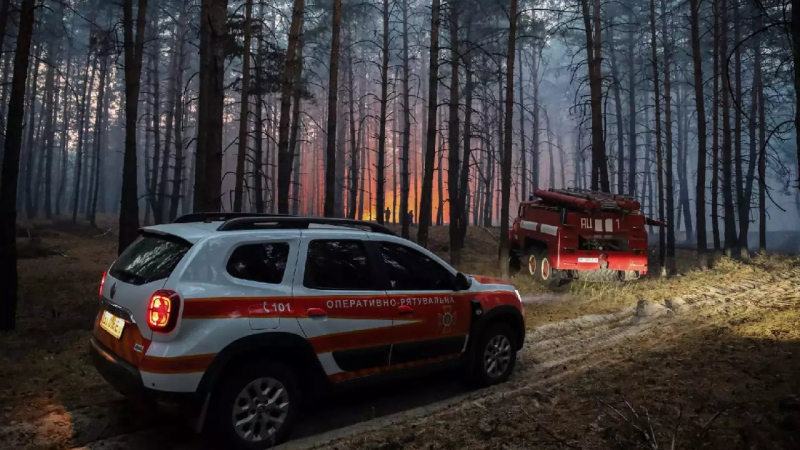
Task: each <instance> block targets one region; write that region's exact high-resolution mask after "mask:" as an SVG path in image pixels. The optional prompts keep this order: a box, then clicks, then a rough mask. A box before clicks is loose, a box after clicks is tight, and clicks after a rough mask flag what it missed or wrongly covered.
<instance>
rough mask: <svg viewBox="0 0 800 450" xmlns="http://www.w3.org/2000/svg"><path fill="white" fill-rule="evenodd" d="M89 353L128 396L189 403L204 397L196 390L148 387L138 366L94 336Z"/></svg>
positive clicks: (113, 383) (100, 368) (107, 378)
mask: <svg viewBox="0 0 800 450" xmlns="http://www.w3.org/2000/svg"><path fill="white" fill-rule="evenodd" d="M89 355H90V356H91V358H92V363H93V364H94V367H95V368H96V369H97V371H98V372H99V373H100V375H101V376H102V377H103V378H104V379H105V380H106V381H107V382H108V383H109V384H110V385H111V386H112V387H113V388H114V389H116V390H117V391H118V392H119V393H120V394H122V395H125V396H126V397H134V398H135V397H145V398H147V399H150V400H155V401H157V402H159V403H165V404H176V403H177V404H182V403H189V402H192V401H194V400H197V399H199V398H202V395H198V394H197V393H195V392H167V391H158V390H155V389H150V388H148V387H146V386H145V385H144V382H143V381H142V374H141V373H140V372H139V369H138V368H136V366H134V365H133V364H131V363H129V362H127V361H125V360H123V359H122V358H120V357H118V356H117V355H115V354H114V353H113V352H112V351H111V350H109V349H108V348H106V346H105V345H103V344H102V343H101V342H99V341H98V340H97V339H95V338H94V337H92V339H91V342H90V345H89Z"/></svg>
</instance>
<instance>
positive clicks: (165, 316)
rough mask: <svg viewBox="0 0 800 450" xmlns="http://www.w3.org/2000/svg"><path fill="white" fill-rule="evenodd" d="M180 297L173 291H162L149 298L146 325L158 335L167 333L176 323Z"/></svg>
mask: <svg viewBox="0 0 800 450" xmlns="http://www.w3.org/2000/svg"><path fill="white" fill-rule="evenodd" d="M180 308H181V297H180V296H179V295H178V293H177V292H175V291H170V290H167V289H162V290H160V291H156V293H155V294H153V296H152V297H150V303H149V304H148V305H147V325H148V326H149V327H150V329H151V330H153V331H157V332H159V333H169V332H170V331H172V330H173V329H174V328H175V324H176V323H177V322H178V311H179V310H180Z"/></svg>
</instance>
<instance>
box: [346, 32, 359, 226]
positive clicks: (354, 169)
mask: <svg viewBox="0 0 800 450" xmlns="http://www.w3.org/2000/svg"><path fill="white" fill-rule="evenodd" d="M347 41H348V43H349V45H348V46H347V82H348V85H349V90H348V107H349V110H348V112H349V114H350V173H349V184H348V193H349V196H348V198H347V218H348V219H355V218H356V205H357V202H358V173H359V170H358V142H357V139H356V115H355V96H354V94H355V88H356V87H355V81H354V77H353V40H352V32H351V30H350V27H348V28H347ZM360 101H361V100H360V99H359V102H360ZM359 128H360V127H359Z"/></svg>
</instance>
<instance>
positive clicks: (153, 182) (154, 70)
mask: <svg viewBox="0 0 800 450" xmlns="http://www.w3.org/2000/svg"><path fill="white" fill-rule="evenodd" d="M157 16H158V14H157V13H155V12H154V13H153V19H152V23H151V27H152V32H151V33H150V36H151V39H153V47H154V48H153V53H152V55H151V57H150V65H151V68H150V73H151V74H152V79H151V80H150V81H151V82H152V83H153V85H152V86H153V87H152V95H153V114H152V116H151V117H150V120H151V122H152V126H151V129H152V131H153V163H152V165H151V169H150V170H151V173H150V188H149V192H148V193H147V197H148V199H149V203H150V208H151V209H152V210H153V220H154V222H155V223H156V224H159V223H163V222H164V219H163V218H162V215H161V211H162V208H161V202H160V199H159V197H158V186H159V183H158V175H159V170H158V168H159V166H160V164H161V93H160V89H161V77H160V75H159V67H160V65H161V64H160V61H159V60H160V56H159V55H160V53H161V45H160V42H159V37H158V36H159V31H158V17H157Z"/></svg>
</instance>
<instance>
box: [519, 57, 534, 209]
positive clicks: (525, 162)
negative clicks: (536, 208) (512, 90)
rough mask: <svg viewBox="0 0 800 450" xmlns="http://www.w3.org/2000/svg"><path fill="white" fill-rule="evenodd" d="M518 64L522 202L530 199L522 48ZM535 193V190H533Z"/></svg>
mask: <svg viewBox="0 0 800 450" xmlns="http://www.w3.org/2000/svg"><path fill="white" fill-rule="evenodd" d="M517 60H518V61H517V62H518V63H519V81H518V83H519V136H520V138H519V148H520V160H521V161H522V168H521V172H522V181H521V183H520V184H522V196H521V197H522V200H527V199H528V153H527V152H526V151H525V93H524V92H523V89H522V88H523V84H524V78H523V76H522V46H521V45H520V46H519V48H518V49H517ZM531 192H533V189H531Z"/></svg>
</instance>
